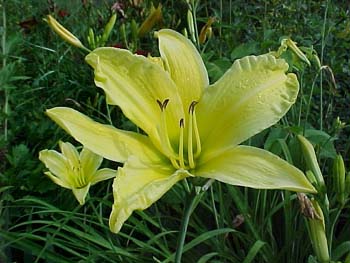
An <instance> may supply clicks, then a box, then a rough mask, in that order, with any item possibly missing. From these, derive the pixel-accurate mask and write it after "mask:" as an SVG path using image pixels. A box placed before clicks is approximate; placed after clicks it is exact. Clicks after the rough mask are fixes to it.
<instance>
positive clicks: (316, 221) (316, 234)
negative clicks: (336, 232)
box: [307, 200, 330, 263]
mask: <svg viewBox="0 0 350 263" xmlns="http://www.w3.org/2000/svg"><path fill="white" fill-rule="evenodd" d="M311 203H312V205H313V208H314V209H315V213H316V214H317V215H318V217H317V218H308V219H307V220H308V225H309V229H310V239H311V243H312V247H313V249H314V251H315V254H316V257H317V259H318V260H319V261H320V262H321V263H329V261H330V258H329V252H328V244H327V237H326V231H325V222H324V216H323V212H322V209H321V207H320V206H319V204H318V203H317V201H315V200H311Z"/></svg>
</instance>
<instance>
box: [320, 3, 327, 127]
mask: <svg viewBox="0 0 350 263" xmlns="http://www.w3.org/2000/svg"><path fill="white" fill-rule="evenodd" d="M328 5H329V1H326V9H325V11H324V17H323V26H322V32H321V35H322V42H321V65H323V56H324V48H325V46H326V42H325V33H326V23H327V14H328ZM322 82H323V72H322V70H321V72H320V130H321V131H322V130H323V83H322Z"/></svg>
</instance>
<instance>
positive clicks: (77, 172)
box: [71, 160, 87, 189]
mask: <svg viewBox="0 0 350 263" xmlns="http://www.w3.org/2000/svg"><path fill="white" fill-rule="evenodd" d="M71 171H72V179H73V182H74V184H73V185H74V186H75V187H76V188H78V189H79V188H82V187H84V186H86V184H87V182H86V178H85V175H84V171H83V168H82V167H81V163H80V160H79V164H78V165H77V166H75V165H73V164H71Z"/></svg>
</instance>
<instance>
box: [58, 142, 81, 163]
mask: <svg viewBox="0 0 350 263" xmlns="http://www.w3.org/2000/svg"><path fill="white" fill-rule="evenodd" d="M59 145H60V149H61V152H62V154H63V156H64V157H66V159H67V162H68V163H69V164H70V166H71V167H79V166H80V160H79V153H78V151H77V149H75V147H74V146H73V145H72V144H71V143H69V142H61V141H60V142H59Z"/></svg>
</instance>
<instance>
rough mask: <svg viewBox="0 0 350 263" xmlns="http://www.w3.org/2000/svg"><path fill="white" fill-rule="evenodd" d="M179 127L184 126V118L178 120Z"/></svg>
mask: <svg viewBox="0 0 350 263" xmlns="http://www.w3.org/2000/svg"><path fill="white" fill-rule="evenodd" d="M180 127H181V128H183V127H184V119H181V120H180Z"/></svg>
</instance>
